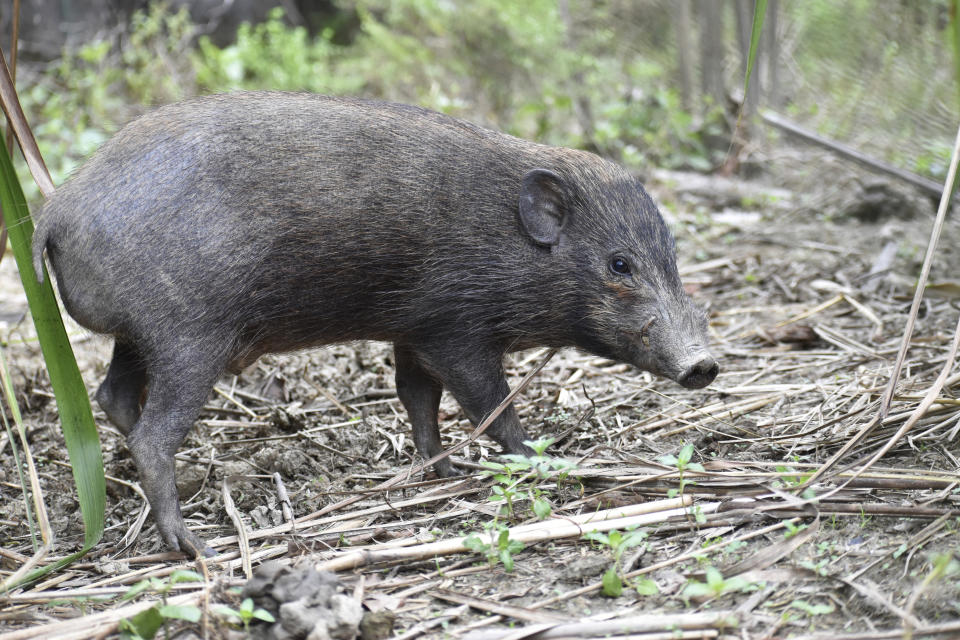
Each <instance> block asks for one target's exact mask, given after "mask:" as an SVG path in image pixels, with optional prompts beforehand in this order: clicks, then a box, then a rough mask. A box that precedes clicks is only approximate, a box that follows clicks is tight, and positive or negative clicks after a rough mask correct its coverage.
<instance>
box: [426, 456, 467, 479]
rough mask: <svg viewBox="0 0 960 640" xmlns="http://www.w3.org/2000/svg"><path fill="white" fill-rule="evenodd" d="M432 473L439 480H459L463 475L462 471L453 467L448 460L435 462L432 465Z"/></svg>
mask: <svg viewBox="0 0 960 640" xmlns="http://www.w3.org/2000/svg"><path fill="white" fill-rule="evenodd" d="M433 471H434V472H435V473H436V474H437V475H438V476H439V477H441V478H459V477H460V476H462V475H463V471H460V469H457V468H456V467H455V466H453V463H452V462H450V458H444V459H443V460H441V461H440V462H435V463H434V464H433Z"/></svg>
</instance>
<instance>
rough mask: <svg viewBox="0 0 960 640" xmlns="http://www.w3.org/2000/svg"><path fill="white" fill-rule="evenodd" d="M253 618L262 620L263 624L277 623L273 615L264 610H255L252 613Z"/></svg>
mask: <svg viewBox="0 0 960 640" xmlns="http://www.w3.org/2000/svg"><path fill="white" fill-rule="evenodd" d="M253 617H254V618H256V619H257V620H263V621H264V622H276V621H277V619H276V618H274V617H273V615H272V614H271V613H270V612H269V611H267V610H266V609H256V610H255V611H254V612H253Z"/></svg>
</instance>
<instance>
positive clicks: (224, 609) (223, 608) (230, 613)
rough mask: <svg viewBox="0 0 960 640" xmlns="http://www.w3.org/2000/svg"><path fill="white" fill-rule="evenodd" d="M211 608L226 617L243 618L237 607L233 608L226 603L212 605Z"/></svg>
mask: <svg viewBox="0 0 960 640" xmlns="http://www.w3.org/2000/svg"><path fill="white" fill-rule="evenodd" d="M210 610H211V611H213V612H214V613H215V614H217V615H218V616H223V617H224V618H236V619H237V620H242V619H243V616H241V615H240V612H239V611H237V610H236V609H231V608H230V607H228V606H227V605H225V604H221V605H217V606H215V607H211V609H210Z"/></svg>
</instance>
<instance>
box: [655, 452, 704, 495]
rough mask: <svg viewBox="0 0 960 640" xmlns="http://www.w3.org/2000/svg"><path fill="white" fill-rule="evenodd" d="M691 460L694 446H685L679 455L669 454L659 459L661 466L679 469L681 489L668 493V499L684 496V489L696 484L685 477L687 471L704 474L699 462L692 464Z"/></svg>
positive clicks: (671, 490)
mask: <svg viewBox="0 0 960 640" xmlns="http://www.w3.org/2000/svg"><path fill="white" fill-rule="evenodd" d="M691 458H693V445H692V444H685V445H683V447H682V448H681V449H680V453H679V454H678V455H673V454H672V453H668V454H667V455H665V456H660V457H659V458H657V460H659V461H660V463H661V464H665V465H667V466H668V467H676V469H677V476H678V478H679V483H680V487H679V488H678V489H670V490H669V491H667V497H670V498H674V497H676V496H677V495H681V496H682V495H683V489H684V487H686V486H687V485H688V484H695V481H693V480H687V479H686V478H685V477H684V475H683V474H684V472H686V471H699V472H703V471H704V468H703V465H702V464H700V463H699V462H690V459H691Z"/></svg>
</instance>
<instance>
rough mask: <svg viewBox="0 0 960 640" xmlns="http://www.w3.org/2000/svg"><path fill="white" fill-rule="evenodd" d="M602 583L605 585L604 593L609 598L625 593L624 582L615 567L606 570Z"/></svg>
mask: <svg viewBox="0 0 960 640" xmlns="http://www.w3.org/2000/svg"><path fill="white" fill-rule="evenodd" d="M601 584H602V585H603V595H605V596H607V597H609V598H619V597H620V594H622V593H623V582H621V580H620V576H618V575H617V570H616V569H614V568H613V567H610V568H609V569H607V570H606V572H604V574H603V580H602V581H601Z"/></svg>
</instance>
